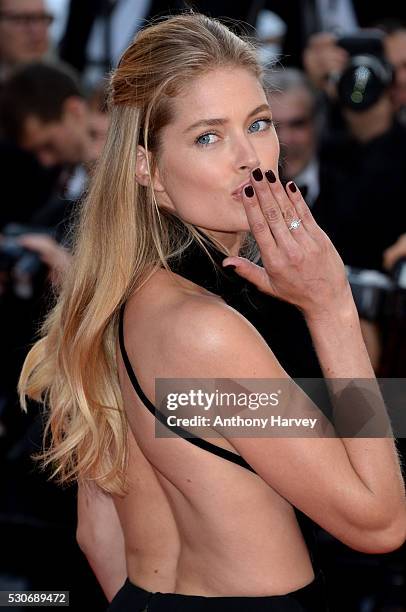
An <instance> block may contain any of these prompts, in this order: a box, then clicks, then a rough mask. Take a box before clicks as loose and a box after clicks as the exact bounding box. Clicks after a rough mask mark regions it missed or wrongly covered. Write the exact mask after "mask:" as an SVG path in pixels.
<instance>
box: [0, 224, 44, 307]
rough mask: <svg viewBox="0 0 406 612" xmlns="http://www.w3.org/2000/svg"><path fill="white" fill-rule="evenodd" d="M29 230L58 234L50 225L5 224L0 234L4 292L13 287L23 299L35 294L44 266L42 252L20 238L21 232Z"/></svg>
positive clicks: (38, 232) (0, 271)
mask: <svg viewBox="0 0 406 612" xmlns="http://www.w3.org/2000/svg"><path fill="white" fill-rule="evenodd" d="M28 233H30V234H31V233H35V234H47V235H48V236H51V237H54V236H55V231H54V230H53V229H51V228H49V227H40V226H38V225H35V226H31V225H23V224H19V223H8V224H7V225H6V226H4V227H3V228H2V230H1V237H0V274H1V278H2V293H3V294H4V293H6V292H8V291H11V292H12V293H14V294H15V295H16V296H17V297H19V298H21V299H30V298H31V297H32V296H33V294H34V290H35V283H36V281H37V279H38V278H39V276H40V275H41V274H42V273H43V272H44V269H45V266H44V264H43V262H42V261H41V259H40V257H39V255H38V254H37V253H35V252H33V251H31V250H29V249H27V248H25V247H24V246H23V245H21V244H20V243H19V242H18V237H19V236H22V235H24V234H28Z"/></svg>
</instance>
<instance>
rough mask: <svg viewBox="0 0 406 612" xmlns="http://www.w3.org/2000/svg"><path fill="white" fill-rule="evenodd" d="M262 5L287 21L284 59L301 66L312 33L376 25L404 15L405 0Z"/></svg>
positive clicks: (293, 0)
mask: <svg viewBox="0 0 406 612" xmlns="http://www.w3.org/2000/svg"><path fill="white" fill-rule="evenodd" d="M260 8H266V9H268V10H270V11H273V12H275V13H276V14H277V15H279V16H280V17H281V18H282V19H283V21H284V22H285V23H286V25H287V32H286V36H285V40H284V44H283V49H282V63H283V64H284V65H290V66H301V65H302V55H303V51H304V49H305V47H306V45H307V41H308V40H309V38H310V36H312V35H313V34H316V33H317V32H329V33H333V34H336V35H337V34H343V33H349V32H354V31H355V30H356V29H357V28H359V27H360V28H366V27H373V26H374V25H376V24H378V23H379V22H380V21H382V20H383V19H387V18H389V17H392V18H395V19H402V18H404V13H405V9H404V7H403V6H402V3H399V2H398V1H395V0H386V1H385V2H384V3H383V2H378V0H370V1H369V2H365V0H289V2H286V0H263V5H262V7H260Z"/></svg>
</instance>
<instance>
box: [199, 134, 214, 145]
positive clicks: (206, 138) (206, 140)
mask: <svg viewBox="0 0 406 612" xmlns="http://www.w3.org/2000/svg"><path fill="white" fill-rule="evenodd" d="M211 137H214V138H217V136H216V134H213V133H209V134H202V136H199V137H198V138H196V144H198V145H201V146H202V147H206V146H207V145H210V144H213V142H215V141H213V140H210V138H211Z"/></svg>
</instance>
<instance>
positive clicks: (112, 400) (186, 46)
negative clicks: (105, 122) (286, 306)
mask: <svg viewBox="0 0 406 612" xmlns="http://www.w3.org/2000/svg"><path fill="white" fill-rule="evenodd" d="M221 66H238V67H245V68H247V69H248V70H249V71H251V72H252V73H253V74H255V76H257V77H258V78H261V70H260V68H259V66H258V62H257V57H256V52H255V49H254V47H253V46H252V45H251V44H249V43H248V42H246V41H243V40H242V39H241V38H239V37H238V36H236V35H235V34H234V33H232V32H231V31H230V30H229V29H228V28H227V27H226V26H224V25H223V24H221V23H220V22H218V21H216V20H214V19H210V18H208V17H206V16H204V15H200V14H190V13H189V14H182V15H177V16H174V17H170V18H167V19H165V20H162V21H160V22H158V23H155V24H153V25H150V26H148V27H146V28H145V29H144V30H142V31H141V32H139V34H138V35H137V36H136V38H135V40H134V42H133V43H132V44H131V45H130V47H129V48H128V49H127V50H126V51H125V53H124V55H123V56H122V58H121V61H120V63H119V65H118V67H117V69H116V70H115V71H114V72H113V74H112V77H111V82H110V96H109V106H110V111H111V125H110V129H109V133H108V137H107V142H106V145H105V148H104V151H103V154H102V156H101V159H100V160H99V162H98V165H97V168H96V170H95V173H94V175H93V177H92V181H91V186H90V189H89V192H88V194H87V197H86V199H85V201H84V203H83V205H82V207H81V211H80V215H79V217H78V221H77V225H76V227H75V228H74V232H73V234H74V239H73V249H72V250H73V261H72V265H71V267H70V270H69V272H68V274H67V276H66V278H65V279H64V282H63V284H62V287H61V290H60V293H59V296H58V298H57V300H56V303H55V305H54V306H53V308H52V309H51V310H50V312H49V314H48V315H47V317H46V319H45V321H44V323H43V324H42V327H41V330H40V334H39V338H40V339H39V340H38V341H37V342H36V343H35V344H34V345H33V347H32V348H31V350H30V352H29V353H28V355H27V357H26V359H25V362H24V366H23V369H22V372H21V376H20V380H19V385H18V390H19V394H20V403H21V406H22V408H23V409H24V410H26V409H27V406H26V396H28V397H30V398H32V399H34V400H36V401H37V402H40V403H42V404H43V406H44V408H45V410H46V426H45V431H44V448H43V451H42V453H40V454H38V455H37V456H36V458H37V459H39V460H40V461H41V464H42V466H43V467H44V468H45V467H48V466H51V467H52V473H51V477H52V478H55V479H56V480H57V481H58V482H59V483H68V482H72V481H75V480H82V479H83V480H87V479H92V480H95V481H96V482H97V484H98V485H99V486H100V487H101V488H102V489H104V490H105V491H108V492H111V493H116V494H120V495H121V494H123V493H125V491H126V479H125V472H126V465H127V459H128V457H127V443H126V439H127V421H126V417H125V412H124V409H123V402H122V397H121V391H120V385H119V379H118V372H117V363H116V338H117V327H118V311H119V308H120V306H121V305H122V304H123V303H124V302H125V300H126V299H127V298H128V297H129V296H130V295H131V293H132V292H133V291H135V290H137V289H138V288H140V287H141V286H142V284H143V283H144V282H145V281H146V280H147V279H148V278H149V277H150V275H151V274H152V273H153V272H154V271H155V270H156V269H157V268H158V267H159V266H160V265H163V266H164V267H166V268H167V269H168V260H169V259H170V258H171V257H174V256H175V255H176V256H179V254H181V253H182V251H183V250H184V249H185V248H187V247H188V246H189V244H190V243H191V242H192V241H193V240H197V241H198V242H199V244H200V245H201V246H202V248H205V244H204V238H202V236H201V234H200V233H199V232H197V231H196V229H195V228H194V227H193V226H192V225H190V224H187V223H184V222H183V221H181V220H179V219H178V218H176V217H174V216H172V215H170V214H168V213H165V212H164V211H162V210H160V209H158V205H157V202H156V198H155V194H154V193H153V188H152V185H150V186H149V187H143V186H140V185H138V184H137V183H136V180H135V174H136V158H137V145H139V144H141V145H143V146H144V147H145V149H146V151H147V158H148V152H151V160H152V161H151V168H150V176H152V173H153V171H154V167H153V166H154V164H155V161H154V160H156V157H157V155H158V154H159V144H160V143H159V138H160V132H161V129H162V128H163V127H164V126H165V125H167V124H168V123H169V122H170V121H171V108H172V107H171V101H172V99H173V97H174V96H176V95H178V93H179V92H180V91H181V89H182V88H183V87H185V86H187V84H188V83H190V81H191V79H193V78H196V77H197V76H199V75H202V74H204V73H205V72H207V71H209V70H212V69H214V68H217V67H221ZM218 246H219V248H222V247H221V245H218ZM223 251H224V252H225V254H226V255H227V254H228V253H227V251H226V250H224V248H223Z"/></svg>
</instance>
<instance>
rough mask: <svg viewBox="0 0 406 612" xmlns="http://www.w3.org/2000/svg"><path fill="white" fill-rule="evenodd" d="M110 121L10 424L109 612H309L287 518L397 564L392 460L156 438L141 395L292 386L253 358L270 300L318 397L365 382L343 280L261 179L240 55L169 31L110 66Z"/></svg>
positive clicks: (272, 168)
mask: <svg viewBox="0 0 406 612" xmlns="http://www.w3.org/2000/svg"><path fill="white" fill-rule="evenodd" d="M110 104H111V113H112V120H111V126H110V131H109V134H108V139H107V144H106V147H105V149H104V152H103V155H102V158H101V160H100V162H99V165H98V168H97V170H96V172H95V175H94V177H93V180H92V185H91V189H90V191H89V194H88V197H87V200H86V202H85V204H84V207H83V211H82V214H81V219H80V222H79V225H78V229H77V234H76V236H77V237H76V243H75V247H74V256H73V263H72V266H71V268H70V269H69V271H68V273H67V275H66V278H65V279H64V282H63V285H62V288H61V292H60V296H59V299H58V301H57V303H56V305H55V307H54V309H53V310H52V312H51V313H50V314H49V316H48V318H47V320H46V321H45V324H44V327H43V330H42V338H41V339H40V340H39V341H38V342H37V343H36V344H35V345H34V347H33V348H32V350H31V351H30V353H29V355H28V357H27V359H26V362H25V365H24V369H23V372H22V375H21V379H20V394H21V401H22V403H23V405H24V401H25V396H29V397H31V398H34V399H36V400H39V401H42V402H43V403H44V404H45V405H46V406H47V407H48V409H49V416H48V434H49V435H48V436H47V437H46V440H47V445H48V446H47V448H46V450H45V452H44V455H43V461H44V462H45V464H46V465H48V464H49V463H51V464H52V465H53V466H54V468H55V470H54V474H55V477H57V478H58V479H59V481H60V482H62V483H65V482H69V481H77V482H78V483H79V491H80V493H79V519H80V520H79V526H78V539H79V541H80V543H81V546H82V548H83V549H84V550H85V551H86V552H87V554H88V558H89V560H90V562H91V564H92V567H94V569H95V572H96V574H97V575H98V576H99V577H100V581H101V583H102V585H103V588H104V589H105V592H106V594H107V595H108V597H109V599H111V598H112V596H113V595H114V594H115V592H116V591H117V588H118V587H119V586H120V583H122V582H123V581H124V578H125V573H126V574H127V577H126V580H125V582H124V584H123V586H122V588H121V589H120V590H119V592H118V593H117V594H116V596H115V597H114V599H113V601H112V603H111V605H110V610H130V609H131V610H133V611H134V612H138V611H141V610H151V611H155V610H177V611H178V610H185V611H187V610H193V611H196V610H208V611H209V610H210V611H213V610H216V611H217V610H233V612H236V611H237V612H238V611H241V612H242V611H243V612H249V611H250V610H256V611H261V610H267V611H271V610H278V611H299V610H300V611H309V612H310V611H312V612H316V611H323V610H326V609H327V608H326V603H325V598H324V592H323V580H322V577H321V575H320V573H319V571H318V568H317V567H316V566H315V565H314V563H313V559H312V556H311V551H309V549H308V547H307V545H306V541H305V538H304V533H303V532H302V531H301V529H300V528H299V523H298V519H297V516H296V514H295V509H297V510H299V511H301V512H302V513H303V514H305V515H307V516H308V517H310V518H311V519H312V520H313V521H315V522H316V523H318V524H319V525H321V526H322V527H323V528H324V529H326V530H327V531H329V532H330V533H331V534H333V535H334V536H335V537H337V538H339V539H340V540H341V541H343V542H345V543H346V544H348V545H349V546H352V547H353V548H355V549H357V550H362V551H365V552H374V553H376V552H386V551H389V550H393V549H395V548H397V547H398V546H400V545H401V544H402V543H403V541H404V539H405V531H406V506H405V494H404V488H403V482H402V476H401V471H400V465H399V461H398V457H397V452H396V448H395V445H394V442H393V439H392V438H391V437H390V436H387V437H381V438H359V439H355V438H354V439H349V438H339V437H334V436H328V437H326V436H322V435H320V432H321V431H322V428H319V429H318V430H317V428H316V433H315V434H314V435H312V436H292V437H282V438H281V437H255V438H254V437H245V436H241V437H233V436H231V435H223V436H217V437H216V438H215V439H213V441H210V439H209V438H210V435H211V434H210V431H209V430H208V432H207V435H206V436H205V437H194V438H187V439H184V438H183V437H182V435H178V436H175V435H174V436H172V437H157V436H156V435H155V424H156V419H157V418H158V419H162V418H163V415H162V413H160V412H159V411H155V403H154V402H155V399H156V398H155V389H154V382H155V379H157V378H160V379H161V378H166V379H169V380H172V379H180V378H184V379H196V378H199V379H201V378H206V379H211V378H216V379H219V378H221V379H269V380H270V381H272V379H278V380H282V381H285V382H286V381H287V382H288V381H289V372H286V371H285V370H284V369H283V368H282V366H281V365H280V363H279V362H278V361H277V359H276V358H275V356H274V354H273V352H272V346H268V343H267V342H266V341H265V339H264V338H265V337H267V329H269V328H272V327H277V326H278V321H277V320H269V315H268V314H267V303H269V300H271V299H275V298H278V299H281V300H285V301H287V302H290V303H291V304H293V305H295V306H296V307H297V309H298V312H299V311H300V313H301V314H300V316H301V317H304V319H305V321H306V324H307V326H308V329H309V332H310V335H311V338H312V341H313V343H314V347H315V350H316V352H317V355H318V358H319V361H320V364H321V366H322V369H323V372H324V374H325V375H326V376H328V377H329V378H330V379H332V380H333V381H334V380H336V379H345V378H352V379H356V378H368V379H373V377H374V375H373V371H372V368H371V365H370V362H369V359H368V356H367V352H366V349H365V345H364V343H363V341H362V336H361V332H360V328H359V321H358V317H357V314H356V311H355V307H354V303H353V300H352V297H351V292H350V290H349V286H348V283H347V280H346V276H345V272H344V267H343V264H342V261H341V260H340V258H339V257H338V255H337V252H336V251H335V249H334V247H333V246H332V244H331V242H330V241H329V239H328V238H327V236H326V235H325V234H324V233H323V232H322V231H321V230H320V229H319V227H318V226H317V225H316V223H315V221H314V220H313V218H312V215H311V213H310V211H309V209H308V208H307V206H306V204H305V202H304V201H303V199H302V197H301V195H300V193H299V191H298V190H297V188H296V187H295V185H294V184H293V183H290V184H288V188H287V189H286V190H285V189H284V188H283V187H282V185H281V183H280V182H279V180H278V177H277V165H278V156H279V145H278V140H277V137H276V134H275V131H274V128H273V125H272V115H271V109H270V108H269V106H268V104H267V100H266V96H265V93H264V90H263V88H262V84H261V70H260V68H259V66H258V63H257V59H256V54H255V51H254V49H253V48H252V47H251V46H250V45H249V44H248V43H247V42H244V41H243V40H241V39H240V38H238V37H237V36H236V35H234V34H233V33H232V32H231V31H230V30H229V29H227V28H226V27H225V26H224V25H221V24H220V23H219V22H217V21H215V20H211V19H209V18H207V17H204V16H202V15H197V14H195V15H193V14H186V15H179V16H175V17H171V18H168V19H166V20H163V21H161V22H160V23H156V24H154V25H151V26H148V27H146V28H145V29H144V30H143V31H141V32H140V33H139V34H138V35H137V37H136V39H135V41H134V42H133V43H132V44H131V45H130V47H129V48H128V49H127V50H126V52H125V53H124V55H123V57H122V59H121V61H120V63H119V66H118V68H117V69H116V71H115V72H114V74H113V76H112V80H111V100H110ZM252 238H254V239H255V241H254V240H253V239H252ZM258 254H260V256H261V259H262V263H263V267H262V266H258V265H256V264H255V263H253V261H254V260H256V257H257V256H258ZM226 264H233V265H234V266H236V268H235V269H230V268H228V269H227V268H226V267H225V265H226ZM292 350H293V347H292ZM293 388H294V387H293ZM295 393H296V395H294V398H293V399H294V402H293V403H294V404H295V406H297V407H298V408H300V406H299V404H303V406H304V404H305V401H304V399H303V394H301V392H300V391H299V390H297V391H295ZM288 408H289V407H287V409H288ZM303 409H304V408H303ZM315 410H316V411H317V409H316V408H315ZM379 411H380V414H379V416H380V418H381V419H382V420H384V421H385V419H386V412H385V408H384V407H383V406H382V405H381V406H380V407H379ZM319 420H320V422H321V421H322V417H321V415H320V414H319ZM324 431H325V430H324ZM174 433H180V434H182V430H176V428H175V429H174ZM92 512H93V513H94V514H93V515H92V516H91V513H92ZM89 516H91V518H89ZM88 525H90V527H89V528H87V526H88ZM92 525H93V526H92ZM87 533H88V535H86V534H87ZM95 534H96V538H95V539H93V536H94V535H95ZM91 540H93V544H91V543H89V542H90V541H91Z"/></svg>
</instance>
